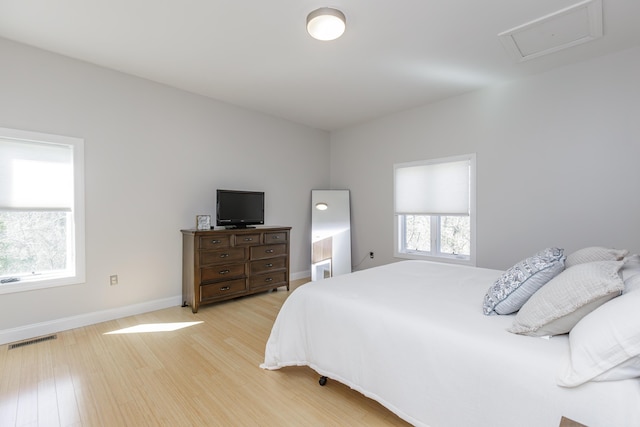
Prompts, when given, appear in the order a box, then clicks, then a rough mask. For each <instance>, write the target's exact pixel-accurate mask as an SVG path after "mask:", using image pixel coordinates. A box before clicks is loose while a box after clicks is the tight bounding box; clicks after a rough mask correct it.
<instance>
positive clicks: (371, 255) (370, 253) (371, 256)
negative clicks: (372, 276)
mask: <svg viewBox="0 0 640 427" xmlns="http://www.w3.org/2000/svg"><path fill="white" fill-rule="evenodd" d="M369 258H371V259H373V251H371V252H369Z"/></svg>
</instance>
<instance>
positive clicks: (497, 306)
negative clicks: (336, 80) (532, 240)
mask: <svg viewBox="0 0 640 427" xmlns="http://www.w3.org/2000/svg"><path fill="white" fill-rule="evenodd" d="M564 260H565V256H564V250H563V249H560V248H547V249H544V250H542V251H540V252H538V253H537V254H535V255H534V256H532V257H529V258H527V259H525V260H522V261H520V262H519V263H517V264H516V265H514V266H513V267H511V268H510V269H508V270H507V271H505V272H504V274H502V276H500V277H499V278H498V280H496V281H495V283H494V284H493V285H491V287H490V288H489V290H488V291H487V293H486V295H485V297H484V304H483V312H484V314H486V315H490V314H511V313H515V312H516V311H518V310H520V307H522V305H523V304H524V303H525V302H527V300H528V299H529V298H530V297H531V295H533V294H534V293H535V292H536V291H537V290H538V289H540V287H542V285H544V284H545V283H547V282H548V281H549V280H551V279H552V278H553V277H555V276H557V275H558V274H559V273H560V272H561V271H562V270H564Z"/></svg>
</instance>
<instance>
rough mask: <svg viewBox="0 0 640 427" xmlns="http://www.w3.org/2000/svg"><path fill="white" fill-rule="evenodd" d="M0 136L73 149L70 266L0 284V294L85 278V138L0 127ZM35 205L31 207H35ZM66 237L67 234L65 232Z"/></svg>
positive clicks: (82, 281)
mask: <svg viewBox="0 0 640 427" xmlns="http://www.w3.org/2000/svg"><path fill="white" fill-rule="evenodd" d="M0 138H2V139H8V140H15V141H17V142H23V143H29V142H33V143H37V144H55V145H66V146H69V147H71V149H72V153H73V206H72V209H71V221H70V222H71V223H72V227H71V229H70V230H69V233H71V236H70V237H71V239H72V242H73V258H74V260H73V264H74V265H73V268H71V269H69V270H66V271H64V272H61V273H51V274H43V275H38V276H33V277H21V278H20V281H18V282H11V283H4V284H2V285H0V295H1V294H8V293H15V292H25V291H31V290H36V289H45V288H52V287H57V286H66V285H75V284H80V283H84V282H85V274H86V273H85V272H86V265H85V264H86V262H85V212H84V139H82V138H77V137H70V136H62V135H53V134H48V133H40V132H31V131H25V130H19V129H9V128H0ZM36 210H37V209H34V211H36ZM67 237H69V236H67Z"/></svg>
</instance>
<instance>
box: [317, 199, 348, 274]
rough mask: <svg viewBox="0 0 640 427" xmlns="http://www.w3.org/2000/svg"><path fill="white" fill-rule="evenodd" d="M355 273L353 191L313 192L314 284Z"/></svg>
mask: <svg viewBox="0 0 640 427" xmlns="http://www.w3.org/2000/svg"><path fill="white" fill-rule="evenodd" d="M345 273H351V211H350V208H349V190H312V191H311V280H313V281H315V280H322V279H326V278H329V277H332V276H337V275H340V274H345Z"/></svg>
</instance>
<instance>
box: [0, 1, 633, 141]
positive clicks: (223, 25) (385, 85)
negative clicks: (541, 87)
mask: <svg viewBox="0 0 640 427" xmlns="http://www.w3.org/2000/svg"><path fill="white" fill-rule="evenodd" d="M594 1H596V2H600V1H601V2H602V3H601V4H602V7H601V10H602V20H603V28H604V36H603V37H601V38H597V39H595V40H592V41H589V42H587V43H584V44H580V45H577V46H573V47H570V48H567V49H564V50H560V51H557V52H554V53H551V54H548V55H543V56H539V57H535V58H532V59H530V60H526V61H521V62H518V61H517V60H516V59H514V57H513V56H512V55H511V54H510V53H509V49H508V48H507V47H505V46H504V45H503V43H501V41H500V38H499V37H498V34H499V33H502V32H504V31H507V30H510V29H512V28H514V27H517V26H520V25H522V24H525V23H528V22H530V21H532V20H536V19H538V18H541V17H543V16H545V15H548V14H551V13H554V12H557V11H559V10H561V9H564V8H567V7H569V6H572V5H575V4H578V3H580V2H581V1H580V0H482V1H479V0H396V1H392V0H332V1H331V2H330V3H325V2H323V1H319V0H270V1H266V0H106V1H105V0H0V37H4V38H6V39H10V40H14V41H18V42H21V43H25V44H27V45H31V46H36V47H39V48H42V49H45V50H49V51H52V52H56V53H59V54H62V55H66V56H69V57H72V58H77V59H80V60H83V61H87V62H90V63H94V64H98V65H101V66H104V67H107V68H111V69H114V70H119V71H122V72H125V73H129V74H132V75H135V76H139V77H143V78H146V79H150V80H153V81H156V82H160V83H164V84H167V85H170V86H173V87H176V88H180V89H184V90H186V91H189V92H193V93H197V94H201V95H205V96H208V97H211V98H215V99H217V100H220V101H223V102H227V103H230V104H234V105H237V106H240V107H244V108H248V109H251V110H256V111H260V112H264V113H267V114H270V115H273V116H277V117H281V118H284V119H287V120H291V121H293V122H297V123H300V124H304V125H307V126H311V127H314V128H318V129H324V130H335V129H340V128H344V127H347V126H350V125H354V124H358V123H362V122H365V121H368V120H372V119H375V118H377V117H381V116H384V115H387V114H390V113H394V112H397V111H402V110H406V109H409V108H412V107H416V106H419V105H423V104H427V103H430V102H434V101H437V100H441V99H444V98H447V97H451V96H456V95H459V94H462V93H465V92H469V91H473V90H478V89H481V88H484V87H487V86H491V85H497V84H501V83H504V82H507V81H510V80H514V79H518V78H523V77H526V76H528V75H532V74H535V73H541V72H544V71H547V70H550V69H553V68H557V67H562V66H564V65H568V64H572V63H575V62H579V61H584V60H587V59H590V58H594V57H597V56H601V55H606V54H608V53H612V52H615V51H619V50H622V49H626V48H629V47H632V46H637V45H640V23H639V22H640V20H639V18H640V1H638V0H594ZM324 6H331V7H335V8H338V9H340V10H342V11H343V12H344V14H345V15H346V17H347V30H346V32H345V34H344V35H343V36H342V37H341V38H339V39H337V40H334V41H330V42H321V41H317V40H314V39H312V38H311V37H310V36H309V35H308V34H307V33H306V31H305V23H306V16H307V14H308V13H309V12H311V11H312V10H315V9H317V8H319V7H324ZM560 27H567V24H566V23H562V25H561V26H560ZM556 30H560V31H562V28H557V29H552V31H556ZM531 34H533V35H534V36H536V31H533V32H531ZM547 35H548V36H551V37H555V34H547ZM542 37H544V35H542ZM530 42H531V40H530ZM531 43H532V44H533V45H536V43H537V42H536V41H535V40H534V41H533V42H531ZM0 58H1V55H0Z"/></svg>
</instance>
